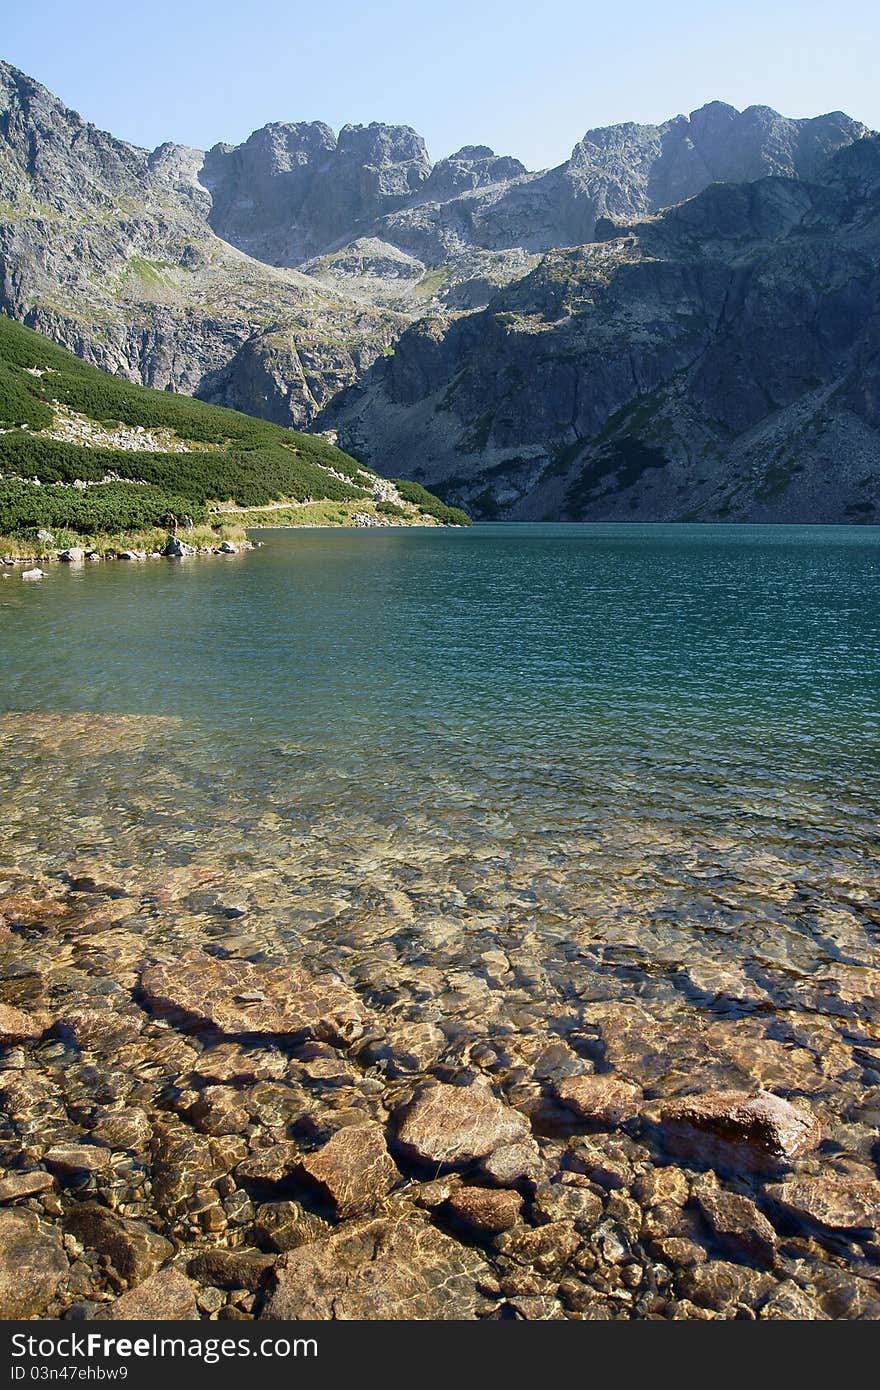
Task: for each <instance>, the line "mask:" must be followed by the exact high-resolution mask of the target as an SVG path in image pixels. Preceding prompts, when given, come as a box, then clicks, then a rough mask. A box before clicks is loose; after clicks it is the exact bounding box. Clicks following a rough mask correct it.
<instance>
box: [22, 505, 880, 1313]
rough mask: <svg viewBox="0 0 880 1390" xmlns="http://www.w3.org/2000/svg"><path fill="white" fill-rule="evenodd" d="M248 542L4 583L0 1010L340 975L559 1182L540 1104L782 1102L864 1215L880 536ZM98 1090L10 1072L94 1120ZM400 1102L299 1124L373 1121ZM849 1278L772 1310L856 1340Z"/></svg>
mask: <svg viewBox="0 0 880 1390" xmlns="http://www.w3.org/2000/svg"><path fill="white" fill-rule="evenodd" d="M262 536H263V539H264V541H265V546H264V548H263V549H261V550H260V551H258V552H256V553H252V554H249V555H242V556H236V557H229V558H225V557H224V558H221V557H217V558H215V559H194V560H192V561H189V562H183V563H178V564H175V563H169V562H166V561H161V562H160V561H155V562H150V563H147V564H143V565H126V564H124V563H113V564H106V565H95V566H86V567H84V568H83V569H80V570H75V569H71V568H65V567H63V566H55V567H53V568H52V570H51V572H50V574H49V576H48V577H47V578H46V579H45V580H43V581H42V582H41V583H40V584H39V585H25V584H23V583H22V582H21V580H20V579H19V577H18V575H17V573H15V572H13V573H12V576H11V577H10V578H8V579H6V580H4V581H2V582H0V644H2V646H0V657H2V664H0V802H2V806H3V823H2V828H0V919H2V914H3V912H4V911H5V910H6V909H5V907H4V894H6V895H7V900H9V898H8V895H11V900H13V901H14V903H15V904H16V906H15V912H16V913H18V914H19V917H18V919H16V920H20V921H21V923H22V924H23V925H22V926H20V927H16V928H15V934H14V935H13V936H11V937H10V936H7V938H6V941H5V944H4V952H3V959H2V961H0V966H2V969H3V972H5V973H4V976H3V978H4V979H6V980H7V981H8V980H11V981H12V982H13V985H14V984H15V981H16V980H17V979H19V978H26V977H27V972H28V971H30V970H33V969H38V970H39V971H41V972H42V975H43V977H44V981H45V987H46V993H47V997H48V998H49V999H50V1000H52V1001H55V1002H53V1007H55V1008H62V1007H63V1006H64V1001H65V1000H69V999H70V998H71V997H73V998H74V999H75V1000H79V999H80V997H83V998H85V997H86V996H88V997H89V998H93V999H94V1000H97V1001H98V1003H99V1006H101V1007H105V1003H106V999H107V998H109V997H111V996H112V997H114V998H116V999H117V1001H122V1003H123V1004H124V1005H125V1006H127V1007H131V1006H130V1002H129V1001H130V997H131V994H130V992H131V990H132V989H133V988H135V987H136V984H137V980H138V978H139V972H140V970H141V969H142V967H143V966H144V964H146V963H150V962H152V961H155V960H156V959H157V958H169V957H174V956H175V955H177V954H181V953H185V952H188V951H189V950H191V949H192V948H198V947H200V948H202V949H204V950H207V951H209V952H211V953H213V954H216V955H221V956H230V957H233V958H234V957H240V958H245V959H250V960H269V961H290V960H294V961H301V962H303V963H305V964H306V965H307V966H309V967H310V968H313V969H315V970H322V969H325V968H327V967H332V968H333V969H335V970H337V971H339V972H340V973H341V974H342V975H343V976H344V977H345V978H346V979H347V980H348V981H349V982H350V983H351V984H353V985H354V986H355V988H356V989H357V990H358V991H359V992H360V993H361V995H362V996H363V997H364V999H365V1000H366V1001H367V1002H368V1004H369V1006H370V1007H371V1009H372V1010H373V1011H374V1012H375V1014H376V1016H377V1020H378V1026H379V1029H380V1031H384V1033H385V1035H386V1036H387V1037H394V1036H395V1030H396V1029H400V1028H401V1027H405V1026H406V1025H408V1024H409V1023H411V1022H417V1023H419V1024H426V1023H428V1024H433V1025H435V1028H436V1030H438V1032H436V1033H434V1034H432V1038H433V1041H432V1042H431V1043H430V1046H429V1047H428V1051H427V1053H426V1054H425V1058H424V1062H423V1064H422V1065H423V1069H424V1070H425V1071H429V1072H430V1073H432V1074H433V1075H435V1076H441V1077H445V1078H447V1079H448V1078H452V1077H460V1076H462V1075H464V1074H466V1073H467V1071H468V1070H473V1069H477V1070H479V1071H482V1072H483V1073H484V1074H485V1075H487V1076H489V1077H490V1078H491V1080H492V1082H493V1084H494V1085H495V1086H496V1088H497V1089H498V1090H499V1091H500V1092H502V1093H503V1094H505V1095H506V1096H507V1098H508V1099H509V1100H510V1101H512V1102H513V1103H514V1104H516V1105H519V1106H520V1107H521V1108H523V1109H524V1110H526V1111H527V1112H528V1113H529V1114H530V1115H531V1117H532V1120H533V1124H534V1125H535V1127H536V1129H537V1131H538V1132H542V1127H543V1132H544V1134H545V1136H548V1137H546V1138H545V1143H546V1144H548V1145H549V1147H548V1148H546V1149H545V1152H544V1161H545V1162H546V1164H547V1165H549V1166H548V1171H551V1170H552V1165H553V1163H558V1161H559V1153H561V1141H559V1140H558V1135H555V1134H554V1129H553V1124H554V1123H555V1121H554V1120H553V1115H552V1113H551V1112H552V1105H551V1106H550V1110H548V1108H547V1106H548V1100H547V1097H548V1087H549V1083H550V1082H552V1080H553V1078H554V1076H557V1075H564V1074H566V1070H571V1069H572V1067H573V1068H574V1069H575V1070H578V1069H582V1068H583V1067H584V1066H585V1065H590V1064H591V1065H593V1066H595V1067H597V1068H599V1069H600V1070H611V1071H613V1072H615V1073H617V1074H618V1075H619V1076H621V1077H624V1078H629V1079H630V1080H632V1081H634V1082H636V1083H637V1084H638V1085H639V1086H640V1087H642V1088H643V1090H644V1092H645V1095H646V1097H647V1100H648V1103H649V1104H650V1103H651V1102H652V1101H662V1100H663V1099H664V1098H668V1097H670V1096H674V1095H676V1094H679V1093H682V1092H688V1091H693V1090H695V1089H696V1090H699V1089H710V1088H713V1087H718V1086H721V1087H733V1088H736V1089H753V1088H754V1087H756V1086H764V1087H766V1088H769V1089H771V1090H773V1091H776V1092H778V1093H780V1094H782V1095H785V1096H789V1097H793V1098H795V1099H798V1098H799V1099H801V1100H803V1101H806V1103H807V1104H808V1105H809V1107H810V1108H811V1109H812V1110H813V1111H814V1113H815V1114H816V1115H817V1116H818V1117H819V1119H820V1121H821V1123H822V1125H823V1128H824V1134H825V1138H824V1142H823V1145H822V1147H821V1149H820V1150H819V1151H818V1152H817V1153H816V1154H809V1155H807V1156H806V1157H805V1158H803V1159H801V1160H799V1161H798V1164H797V1168H798V1169H799V1171H800V1173H801V1175H806V1176H809V1177H818V1178H823V1177H828V1176H829V1175H830V1176H832V1177H834V1176H835V1175H836V1176H837V1178H839V1177H840V1176H841V1175H848V1176H849V1177H856V1178H859V1179H862V1178H874V1177H876V1161H877V1155H878V1140H877V1115H878V1112H880V973H878V968H880V948H878V929H880V874H878V868H877V865H878V847H880V846H878V815H877V813H878V803H880V796H878V790H877V788H878V776H877V774H878V762H880V751H878V748H880V745H878V722H880V642H878V636H880V631H878V630H880V601H878V594H880V533H878V532H877V531H875V530H873V529H866V528H844V527H840V528H837V527H817V528H806V527H805V528H800V527H798V528H794V527H793V528H785V527H736V528H734V527H730V528H726V527H699V526H652V527H647V526H623V525H609V526H550V525H547V526H543V525H542V526H479V527H473V528H472V529H470V530H466V531H460V532H459V531H442V530H426V531H411V530H390V529H389V530H375V531H373V530H368V531H342V530H340V531H330V530H321V531H298V532H264V533H262ZM83 875H84V876H85V878H84V881H85V882H87V883H88V881H89V880H91V879H93V880H94V881H95V883H96V884H98V885H99V886H100V885H101V884H104V885H111V888H106V887H105V889H104V890H102V892H103V896H102V893H100V892H99V893H97V894H96V895H95V896H94V900H93V897H92V895H90V894H89V892H87V891H82V890H80V889H77V890H76V891H75V892H73V893H72V894H71V893H68V892H67V885H70V884H71V883H73V884H74V887H76V884H77V883H78V882H79V881H80V878H81V877H82V876H83ZM78 876H79V877H78ZM114 883H119V884H120V885H121V889H120V891H122V892H124V893H125V894H126V895H127V896H124V897H122V898H118V897H117V898H114V896H113V894H114V892H115V890H112V885H113V884H114ZM111 890H112V891H111ZM108 892H109V893H110V901H109V902H107V901H105V899H106V897H107V894H108ZM22 894H24V895H25V897H24V905H22V899H21V895H22ZM44 895H48V896H47V900H48V901H49V905H50V908H51V907H52V905H53V904H54V905H55V907H57V906H58V903H59V902H60V903H61V908H59V910H60V911H61V912H62V917H61V923H62V925H61V927H58V928H56V927H53V925H52V922H53V920H54V919H53V918H52V916H51V912H50V913H49V915H48V917H46V921H45V922H43V917H44V916H45V912H44V908H45V902H43V897H44ZM32 897H36V899H38V900H40V902H41V903H42V906H39V905H38V906H37V907H34V906H33V904H32V903H31V898H32ZM74 900H76V901H74ZM29 904H30V905H29ZM93 909H94V910H93ZM53 910H54V908H53ZM29 914H30V915H29ZM41 914H42V915H41ZM90 914H92V915H90ZM10 920H11V919H10ZM29 924H32V925H29ZM47 924H48V925H47ZM160 1036H161V1035H160ZM144 1037H145V1038H146V1037H147V1034H145V1035H144ZM438 1037H439V1042H437V1038H438ZM154 1046H155V1044H154V1042H153V1040H152V1038H151V1039H150V1040H149V1041H148V1042H147V1043H145V1044H144V1047H145V1049H146V1051H145V1053H144V1054H143V1056H140V1054H139V1056H140V1060H137V1059H136V1060H135V1061H134V1062H131V1061H129V1062H128V1063H127V1064H126V1065H128V1066H129V1067H133V1068H134V1070H133V1075H135V1076H137V1077H138V1078H140V1081H139V1086H140V1090H141V1092H144V1088H146V1089H147V1090H149V1088H150V1087H152V1091H151V1092H150V1094H153V1093H155V1099H154V1101H151V1102H149V1103H150V1104H153V1103H154V1104H155V1105H156V1106H157V1107H158V1111H159V1113H160V1114H161V1113H162V1112H163V1111H164V1109H165V1108H167V1106H168V1104H169V1103H172V1104H173V1101H172V1102H169V1099H168V1098H169V1096H171V1097H173V1095H174V1094H175V1088H179V1086H180V1085H181V1084H184V1083H182V1082H181V1079H180V1077H179V1076H178V1075H177V1071H178V1070H179V1069H180V1067H181V1066H184V1065H190V1064H191V1063H190V1064H185V1063H181V1062H180V1061H179V1060H178V1061H174V1060H173V1058H170V1059H169V1060H168V1061H167V1062H162V1061H161V1059H159V1060H157V1061H155V1062H154V1060H153V1058H152V1054H151V1052H150V1049H151V1048H153V1047H154ZM407 1046H409V1044H408V1043H407ZM129 1051H131V1049H129ZM60 1053H65V1048H64V1047H61V1048H60ZM68 1054H69V1055H68ZM144 1058H146V1060H144ZM92 1060H93V1059H92V1058H91V1055H90V1053H89V1052H88V1049H86V1051H81V1052H77V1050H76V1049H71V1048H68V1049H67V1053H65V1055H64V1056H60V1054H59V1048H58V1047H57V1046H56V1045H55V1044H54V1043H51V1042H50V1044H49V1045H48V1046H47V1045H46V1044H43V1045H41V1046H40V1047H39V1048H37V1049H35V1057H34V1063H35V1065H37V1066H39V1067H40V1068H42V1069H43V1071H44V1073H45V1074H46V1076H48V1077H49V1078H50V1080H53V1081H58V1082H60V1083H61V1084H62V1085H63V1086H64V1087H65V1088H66V1089H67V1091H69V1092H70V1093H71V1094H74V1095H78V1094H79V1092H78V1091H77V1088H78V1087H79V1088H81V1089H82V1088H84V1091H85V1094H86V1096H88V1095H89V1094H90V1088H93V1086H94V1076H95V1072H94V1068H93V1067H92V1066H91V1061H92ZM99 1065H100V1066H102V1067H103V1066H106V1065H108V1063H107V1062H106V1061H105V1059H104V1058H103V1057H102V1056H100V1055H99ZM163 1066H164V1068H165V1071H164V1072H163V1070H162V1068H163ZM322 1084H323V1083H322ZM358 1084H359V1083H358ZM383 1084H384V1083H383ZM400 1084H401V1083H400V1082H395V1081H394V1080H393V1079H392V1081H391V1082H390V1083H388V1088H387V1090H385V1091H383V1094H382V1097H381V1100H380V1101H377V1100H376V1093H375V1086H374V1089H373V1090H372V1091H370V1092H369V1096H367V1093H366V1091H358V1086H357V1085H355V1086H354V1088H353V1089H352V1091H351V1094H349V1091H347V1090H345V1089H344V1088H343V1090H341V1091H334V1083H332V1082H331V1083H328V1087H327V1089H326V1094H325V1093H324V1090H321V1086H319V1087H318V1089H319V1090H320V1091H321V1094H320V1096H319V1104H320V1105H324V1104H326V1105H327V1106H329V1107H330V1108H331V1109H332V1108H333V1107H334V1106H335V1107H336V1108H338V1107H339V1106H340V1105H341V1104H351V1103H354V1104H355V1105H356V1106H363V1105H366V1104H368V1105H372V1106H373V1107H374V1108H376V1110H377V1115H378V1116H379V1117H380V1118H381V1117H382V1116H383V1115H384V1114H385V1109H384V1108H383V1107H387V1106H389V1105H392V1104H393V1101H394V1096H395V1094H397V1092H396V1091H395V1087H397V1088H398V1091H399V1087H400ZM380 1089H381V1088H380ZM345 1097H347V1099H345ZM352 1097H353V1099H352ZM28 1123H29V1124H30V1123H31V1122H30V1121H28ZM44 1123H45V1122H43V1121H41V1120H39V1119H37V1120H34V1121H33V1122H32V1127H33V1126H36V1128H37V1130H38V1131H39V1128H40V1125H44ZM600 1138H601V1140H602V1142H603V1143H605V1144H606V1147H607V1146H610V1150H609V1151H610V1152H612V1158H614V1155H615V1154H616V1155H617V1158H614V1161H617V1162H622V1163H623V1164H624V1165H627V1164H629V1165H633V1164H634V1165H636V1167H638V1166H639V1165H644V1164H646V1163H651V1162H654V1161H655V1160H656V1155H655V1154H654V1152H653V1150H652V1149H651V1147H650V1143H651V1142H652V1141H650V1140H649V1139H648V1138H647V1137H646V1136H645V1135H644V1134H642V1135H641V1136H640V1137H637V1138H636V1139H632V1138H626V1139H625V1140H622V1139H620V1138H619V1137H617V1138H615V1137H614V1136H613V1135H612V1136H600ZM17 1142H18V1140H14V1141H13V1144H15V1143H17ZM595 1142H599V1141H598V1140H596V1141H595ZM555 1143H558V1148H557V1149H555V1150H554V1149H553V1144H555ZM615 1145H616V1146H617V1148H615ZM621 1145H622V1148H621ZM621 1154H622V1157H621V1156H620V1155H621ZM554 1155H555V1156H554ZM660 1160H661V1161H662V1160H663V1154H662V1152H661V1154H660ZM632 1171H634V1170H632ZM114 1181H116V1179H114ZM119 1181H121V1182H122V1184H123V1185H122V1187H121V1188H120V1189H119V1191H117V1192H116V1194H115V1196H113V1198H112V1204H116V1203H119V1204H120V1207H121V1209H122V1210H125V1211H128V1212H129V1213H130V1214H132V1215H138V1214H145V1213H146V1214H149V1213H148V1211H147V1209H146V1208H145V1207H143V1206H142V1205H141V1203H142V1199H143V1191H142V1189H141V1188H139V1187H137V1186H136V1185H131V1184H130V1185H129V1186H130V1190H129V1187H126V1186H125V1183H126V1182H129V1179H128V1178H127V1177H123V1178H121V1179H120V1180H119ZM757 1199H758V1200H759V1201H765V1200H766V1197H765V1196H764V1195H762V1194H761V1192H760V1191H757ZM609 1211H610V1206H609ZM673 1244H674V1242H673ZM876 1250H877V1246H876V1243H875V1244H874V1245H871V1244H870V1243H869V1244H868V1245H864V1246H860V1245H859V1244H858V1241H857V1240H856V1241H855V1243H852V1242H849V1241H848V1238H846V1239H843V1240H841V1239H840V1238H839V1237H838V1236H837V1235H836V1234H835V1235H833V1236H830V1237H829V1236H828V1234H827V1233H826V1234H825V1235H824V1236H822V1238H821V1240H820V1243H819V1244H817V1243H816V1242H815V1240H814V1239H813V1238H812V1236H811V1237H810V1239H809V1240H805V1241H803V1242H801V1244H797V1242H795V1243H794V1244H793V1245H791V1246H790V1247H789V1248H788V1249H787V1251H786V1254H785V1261H784V1263H783V1266H782V1267H781V1271H780V1272H779V1273H778V1275H777V1278H778V1280H779V1281H780V1282H781V1283H784V1281H785V1280H786V1279H791V1278H793V1279H795V1280H797V1281H798V1282H799V1287H802V1288H806V1289H807V1290H808V1291H809V1290H810V1289H812V1288H813V1283H814V1282H815V1287H816V1289H818V1291H819V1292H818V1294H817V1297H819V1298H820V1300H824V1302H822V1303H821V1306H822V1307H823V1308H825V1309H826V1311H827V1310H829V1309H830V1315H832V1316H854V1317H860V1316H878V1315H880V1301H878V1300H877V1298H876V1290H875V1287H874V1281H875V1278H876ZM655 1256H656V1250H655V1251H654V1254H653V1255H652V1256H651V1258H654V1257H655ZM664 1258H666V1259H668V1260H669V1261H671V1262H672V1263H673V1264H674V1263H675V1260H676V1256H675V1255H674V1254H669V1255H664ZM600 1263H601V1262H600ZM601 1269H602V1271H604V1272H602V1273H601V1279H600V1280H599V1285H601V1287H602V1288H603V1289H605V1287H606V1283H605V1282H603V1281H606V1280H607V1279H610V1280H611V1284H613V1282H614V1281H613V1278H612V1275H613V1271H612V1274H608V1272H607V1271H605V1267H604V1265H602V1266H601ZM842 1269H846V1270H848V1271H852V1272H854V1274H855V1276H856V1277H855V1279H854V1281H853V1282H852V1283H851V1284H846V1285H845V1286H844V1285H841V1283H840V1278H841V1277H842V1275H841V1270H842ZM598 1277H599V1276H597V1278H598ZM615 1277H616V1276H615ZM687 1277H688V1276H687V1272H686V1270H685V1272H684V1274H683V1275H682V1280H683V1283H682V1285H681V1287H683V1288H685V1289H687V1287H688V1284H687ZM847 1277H849V1275H847ZM835 1281H836V1282H835ZM599 1285H597V1287H599ZM618 1285H619V1280H618ZM608 1286H609V1287H610V1286H611V1285H608ZM866 1289H867V1290H868V1292H867V1293H866V1292H865V1290H866ZM618 1293H619V1289H618ZM603 1296H604V1295H603ZM613 1296H614V1297H617V1296H618V1295H617V1294H615V1295H613ZM627 1296H628V1295H627ZM764 1296H766V1290H765V1295H764ZM811 1296H812V1295H811ZM618 1306H619V1305H618V1304H614V1305H613V1307H614V1308H616V1307H618ZM866 1310H867V1311H866ZM637 1315H641V1314H640V1313H638V1314H637ZM784 1315H785V1316H791V1315H792V1314H790V1313H786V1314H784Z"/></svg>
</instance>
